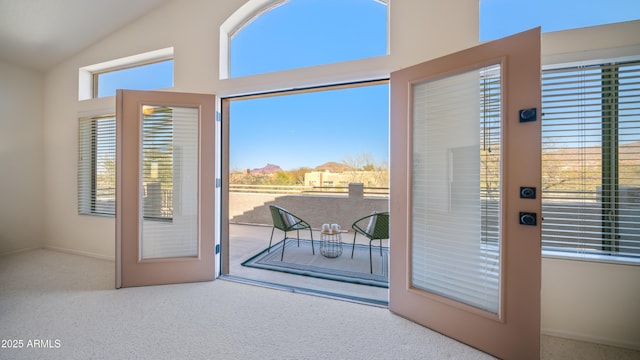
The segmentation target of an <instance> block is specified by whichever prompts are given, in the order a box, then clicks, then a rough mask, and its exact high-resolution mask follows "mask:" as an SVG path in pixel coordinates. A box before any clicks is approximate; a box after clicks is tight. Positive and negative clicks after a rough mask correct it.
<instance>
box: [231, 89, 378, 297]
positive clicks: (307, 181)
mask: <svg viewBox="0 0 640 360" xmlns="http://www.w3.org/2000/svg"><path fill="white" fill-rule="evenodd" d="M388 99H389V84H388V80H377V81H370V82H362V83H356V84H342V85H335V86H327V87H318V88H310V89H304V90H295V91H286V92H277V93H269V94H258V95H251V96H241V97H231V98H226V99H223V101H222V104H223V105H222V109H223V117H222V119H223V121H222V133H223V144H222V146H223V151H222V154H223V159H222V164H223V169H222V173H223V181H222V183H223V187H222V198H223V200H222V208H223V209H222V261H221V266H222V269H221V270H222V271H221V272H222V274H223V275H224V276H226V277H230V278H234V279H238V280H241V281H248V282H255V283H261V284H263V285H268V286H275V287H283V288H288V289H291V290H292V291H298V292H311V293H316V294H322V295H325V296H330V297H339V298H348V299H350V300H354V301H361V302H367V303H374V304H378V305H384V306H386V305H387V303H388V240H383V241H382V242H381V245H382V246H379V245H380V242H379V241H377V240H376V241H374V242H373V243H372V244H373V245H374V247H373V250H374V251H372V253H371V255H370V253H369V239H368V238H366V237H364V236H362V235H357V236H355V239H356V240H355V243H356V244H355V246H354V245H353V242H354V234H355V233H354V231H353V229H352V224H353V222H355V221H356V220H358V219H360V218H362V217H365V216H367V215H370V214H372V213H383V212H387V211H388V208H389V171H388V158H389V100H388ZM270 206H278V207H280V208H282V209H285V210H287V211H289V212H291V213H292V214H294V215H295V216H296V217H298V218H300V219H303V220H304V221H305V223H307V224H309V227H310V228H311V230H309V229H302V230H300V231H299V239H300V241H301V244H300V246H298V242H297V239H295V238H297V237H298V233H297V232H296V231H290V232H288V233H287V240H286V241H283V238H284V235H285V233H284V232H283V231H281V230H280V229H275V230H274V229H273V224H274V220H273V218H272V212H271V209H270ZM323 224H337V225H338V226H339V227H340V228H341V230H342V231H341V232H340V235H339V237H338V239H339V241H338V243H339V246H340V251H341V254H339V255H338V256H326V255H327V254H326V253H324V252H322V251H321V250H322V249H321V246H322V245H323V243H322V242H321V240H322V237H323V235H322V234H321V229H322V226H323ZM360 225H361V226H362V227H363V228H366V227H367V225H368V223H367V221H365V223H361V224H360ZM312 238H313V240H314V241H313V242H311V239H312ZM270 240H272V241H270ZM270 242H271V244H272V245H271V248H269V245H270ZM283 243H284V244H285V245H284V246H285V250H286V252H284V253H283V252H282V246H283ZM309 245H312V247H311V248H310V247H309ZM352 251H353V253H354V254H353V255H354V256H353V258H352V257H351V254H352ZM283 254H284V255H283ZM261 255H265V256H269V257H271V258H272V259H265V260H264V261H263V259H260V265H256V264H255V262H254V261H253V260H256V257H258V256H261ZM298 255H300V258H298V257H297V256H298ZM332 255H335V254H332ZM374 255H375V256H374ZM281 259H282V260H281ZM269 261H271V263H272V264H273V265H274V266H273V267H271V266H270V265H265V264H266V263H268V262H269ZM328 268H331V269H328ZM374 270H375V271H374ZM345 274H346V275H345ZM301 275H303V276H301Z"/></svg>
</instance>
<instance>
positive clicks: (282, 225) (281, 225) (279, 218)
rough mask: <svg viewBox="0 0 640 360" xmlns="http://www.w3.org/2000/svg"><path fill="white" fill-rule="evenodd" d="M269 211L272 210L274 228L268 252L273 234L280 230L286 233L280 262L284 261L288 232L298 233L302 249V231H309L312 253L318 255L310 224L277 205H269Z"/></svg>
mask: <svg viewBox="0 0 640 360" xmlns="http://www.w3.org/2000/svg"><path fill="white" fill-rule="evenodd" d="M269 210H271V218H272V220H273V228H272V229H271V238H270V239H269V249H268V250H267V252H269V251H271V242H272V240H273V232H274V231H275V230H276V229H280V230H282V231H283V232H284V238H283V239H282V255H280V261H282V259H284V246H285V243H286V241H287V232H289V231H292V230H295V231H296V238H297V239H298V247H300V230H302V229H309V233H310V234H311V252H312V254H314V255H315V254H316V250H315V248H314V246H313V231H312V230H311V225H309V223H308V222H306V221H304V220H302V219H300V218H299V217H297V216H295V215H293V214H292V213H290V212H288V211H287V210H285V209H283V208H281V207H279V206H276V205H269Z"/></svg>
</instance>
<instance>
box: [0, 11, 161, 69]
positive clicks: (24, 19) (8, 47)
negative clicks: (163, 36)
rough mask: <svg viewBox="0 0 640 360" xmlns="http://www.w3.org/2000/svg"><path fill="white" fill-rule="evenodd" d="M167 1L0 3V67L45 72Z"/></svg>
mask: <svg viewBox="0 0 640 360" xmlns="http://www.w3.org/2000/svg"><path fill="white" fill-rule="evenodd" d="M168 1H170V0H0V61H5V62H9V63H13V64H18V65H22V66H25V67H28V68H31V69H35V70H39V71H46V70H47V69H49V68H51V67H52V66H55V65H56V64H58V63H60V62H61V61H63V60H64V59H66V58H68V57H69V56H71V55H73V54H75V53H77V52H79V51H80V50H82V49H84V48H86V47H88V46H89V45H91V44H92V43H94V42H96V41H98V40H100V39H102V38H104V37H106V36H107V35H109V34H110V33H112V32H114V31H115V30H117V29H118V28H120V27H122V26H124V25H126V24H127V23H130V22H132V21H134V20H135V19H136V18H138V17H140V16H142V15H144V14H145V13H147V12H149V11H152V10H153V9H154V8H156V7H158V6H161V5H163V4H164V3H166V2H168Z"/></svg>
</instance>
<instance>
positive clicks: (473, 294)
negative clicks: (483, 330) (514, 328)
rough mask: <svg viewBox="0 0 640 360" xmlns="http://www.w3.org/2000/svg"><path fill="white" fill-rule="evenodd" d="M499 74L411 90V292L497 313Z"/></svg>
mask: <svg viewBox="0 0 640 360" xmlns="http://www.w3.org/2000/svg"><path fill="white" fill-rule="evenodd" d="M500 107H501V96H500V67H499V66H495V67H491V68H486V69H482V70H479V71H471V72H467V73H463V74H458V75H454V76H451V77H448V78H446V79H441V80H436V81H431V82H425V83H420V84H416V85H414V86H413V129H412V130H413V131H412V134H413V150H412V152H413V172H412V189H413V190H412V201H411V203H412V210H411V214H412V219H411V220H412V236H411V237H412V238H411V256H412V259H411V281H412V286H414V287H417V288H420V289H423V290H426V291H429V292H431V293H434V294H438V295H442V296H444V297H447V298H450V299H454V300H456V301H460V302H463V303H465V304H468V305H471V306H474V307H477V308H480V309H483V310H486V311H489V312H491V313H497V312H498V309H499V295H500V289H499V284H500V281H499V279H500V244H501V243H500V201H501V194H500V188H501V186H500V178H501V174H500V166H499V165H500V153H501V152H500V144H501V127H500V120H501V113H500Z"/></svg>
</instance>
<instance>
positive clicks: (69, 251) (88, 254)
mask: <svg viewBox="0 0 640 360" xmlns="http://www.w3.org/2000/svg"><path fill="white" fill-rule="evenodd" d="M43 248H44V249H47V250H53V251H59V252H63V253H67V254H73V255H80V256H86V257H91V258H94V259H100V260H108V261H115V256H104V255H101V254H96V253H92V252H88V251H80V250H74V249H68V248H61V247H57V246H50V245H45V246H43Z"/></svg>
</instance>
